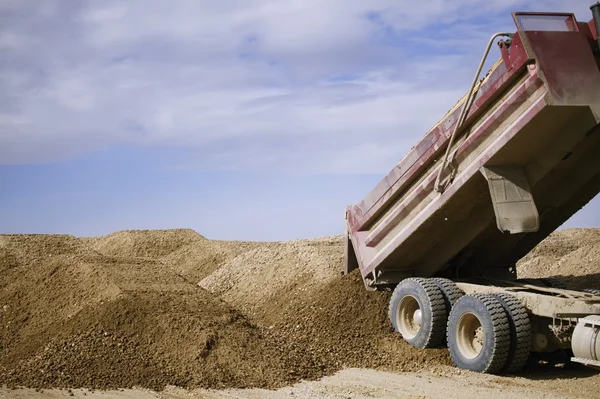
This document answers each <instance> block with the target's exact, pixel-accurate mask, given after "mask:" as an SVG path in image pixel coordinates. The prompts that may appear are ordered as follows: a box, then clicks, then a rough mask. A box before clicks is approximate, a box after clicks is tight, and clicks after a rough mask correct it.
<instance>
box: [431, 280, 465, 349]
mask: <svg viewBox="0 0 600 399" xmlns="http://www.w3.org/2000/svg"><path fill="white" fill-rule="evenodd" d="M431 281H433V283H434V284H435V285H437V287H438V288H439V289H440V290H442V295H443V296H444V303H445V304H446V313H448V314H450V311H451V310H452V306H454V304H455V303H456V301H458V300H459V299H460V298H461V297H462V296H463V295H465V293H464V292H463V290H461V289H460V288H458V286H457V285H456V283H455V282H454V281H452V280H449V279H447V278H441V277H436V278H432V279H431ZM446 323H447V320H446ZM442 344H446V335H445V334H444V339H443V341H442Z"/></svg>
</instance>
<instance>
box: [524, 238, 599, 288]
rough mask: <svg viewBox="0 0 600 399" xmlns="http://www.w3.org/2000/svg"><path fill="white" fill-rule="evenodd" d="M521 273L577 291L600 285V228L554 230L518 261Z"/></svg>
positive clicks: (526, 276)
mask: <svg viewBox="0 0 600 399" xmlns="http://www.w3.org/2000/svg"><path fill="white" fill-rule="evenodd" d="M517 272H518V275H519V277H520V278H550V279H551V281H552V282H554V283H555V284H557V285H559V286H563V287H565V288H570V289H575V290H583V289H585V288H596V289H598V288H600V229H565V230H560V231H557V232H555V233H553V234H552V235H550V236H549V237H548V238H547V239H545V240H544V241H542V242H541V243H540V244H539V245H538V246H537V247H536V248H534V249H533V250H532V251H531V252H530V253H529V254H528V255H527V256H525V257H524V258H523V259H521V260H520V261H519V262H518V263H517Z"/></svg>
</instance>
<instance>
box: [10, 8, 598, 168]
mask: <svg viewBox="0 0 600 399" xmlns="http://www.w3.org/2000/svg"><path fill="white" fill-rule="evenodd" d="M34 3H35V4H34ZM531 3H536V4H538V5H540V7H541V8H548V7H550V5H548V2H541V1H538V2H525V1H514V0H513V1H489V2H481V1H476V0H458V1H456V0H453V1H441V0H436V1H430V2H428V4H427V5H426V6H424V5H422V4H415V3H414V2H398V1H392V0H375V1H370V2H365V1H358V0H354V1H344V0H329V1H324V0H314V1H308V0H295V1H285V2H281V1H280V2H277V1H266V0H261V1H252V2H250V1H241V0H240V1H233V0H230V1H219V2H216V1H195V0H189V1H184V0H180V1H172V2H165V1H148V0H132V1H127V2H125V1H102V2H92V1H85V2H81V3H75V2H58V1H57V2H53V1H44V2H42V3H39V2H22V1H18V0H15V1H12V2H11V1H4V2H2V3H0V18H1V20H0V21H1V23H0V26H1V27H0V49H1V50H2V52H3V57H2V59H1V60H0V163H4V164H6V163H32V162H50V161H56V160H61V159H64V158H66V157H71V156H75V155H80V154H84V153H85V152H87V151H92V150H94V149H99V148H105V147H110V146H119V145H156V146H181V147H182V148H185V149H186V150H187V151H188V152H189V157H190V158H189V159H185V158H184V159H182V161H181V164H178V165H172V166H173V167H203V168H210V169H215V168H217V169H219V168H223V169H259V170H260V169H270V168H277V169H278V170H282V171H290V170H296V169H297V166H298V165H300V164H301V165H303V168H302V170H304V171H306V172H309V173H322V172H340V173H344V172H356V171H365V172H366V171H368V172H383V171H385V170H386V169H388V168H389V167H390V166H391V165H393V164H394V163H395V162H397V161H398V160H399V159H400V158H401V157H402V155H403V154H404V152H406V151H407V150H408V149H409V148H410V146H411V145H413V144H414V143H415V142H416V141H417V140H418V138H419V137H420V136H421V135H422V134H423V133H424V132H425V131H426V130H427V129H428V128H429V127H430V126H431V125H432V124H433V123H435V122H436V121H437V119H439V117H441V116H442V115H443V114H444V112H445V111H446V109H447V108H449V107H450V106H452V105H453V104H454V102H455V101H456V100H457V99H458V98H459V97H460V96H461V94H462V92H463V91H464V90H465V87H464V86H465V85H466V84H467V82H468V81H470V78H471V76H470V74H471V73H472V72H473V70H474V68H475V66H476V62H477V59H478V57H479V53H480V51H481V50H482V46H483V44H484V43H485V42H486V41H487V35H488V34H489V33H492V32H491V31H492V30H494V31H495V30H497V29H496V27H495V26H494V27H490V26H488V24H489V21H491V20H493V21H494V24H496V23H497V24H504V26H503V27H505V26H508V27H509V28H510V27H511V20H510V14H509V13H508V11H509V10H511V9H518V8H535V4H531ZM550 3H552V5H556V7H558V8H559V9H567V10H568V9H569V8H570V7H572V6H573V5H572V3H571V2H567V1H562V2H561V1H554V2H550ZM587 6H588V5H587V3H586V5H585V7H584V3H583V2H582V3H579V2H577V4H576V5H574V6H573V7H575V9H576V11H577V12H578V13H583V12H584V11H585V10H586V9H587ZM583 15H584V17H587V14H583ZM498 21H501V22H498ZM440 22H443V23H445V24H446V25H444V26H442V27H440V26H439V23H440ZM429 52H430V53H429ZM197 158H199V159H200V161H197V160H196V159H197Z"/></svg>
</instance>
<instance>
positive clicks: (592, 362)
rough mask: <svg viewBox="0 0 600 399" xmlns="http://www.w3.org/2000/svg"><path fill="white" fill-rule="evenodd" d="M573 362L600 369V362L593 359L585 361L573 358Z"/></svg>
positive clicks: (580, 358)
mask: <svg viewBox="0 0 600 399" xmlns="http://www.w3.org/2000/svg"><path fill="white" fill-rule="evenodd" d="M571 361H572V362H575V363H581V364H583V365H585V366H592V367H600V362H599V361H597V360H592V359H584V358H583V357H572V358H571Z"/></svg>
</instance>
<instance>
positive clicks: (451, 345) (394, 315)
mask: <svg viewBox="0 0 600 399" xmlns="http://www.w3.org/2000/svg"><path fill="white" fill-rule="evenodd" d="M389 317H390V321H391V322H392V325H393V326H394V329H395V330H396V331H398V332H399V333H400V334H401V335H402V337H403V338H404V339H405V340H406V341H407V342H408V343H409V344H411V345H412V346H415V347H417V348H433V347H440V346H442V345H444V344H446V343H447V345H448V349H449V351H450V356H451V358H452V360H453V362H454V364H455V365H456V366H457V367H459V368H464V369H467V370H471V371H475V372H481V373H500V372H503V373H514V372H517V371H519V370H520V369H521V368H522V367H523V365H524V364H525V363H526V361H527V359H528V357H529V352H530V348H531V323H530V321H529V316H528V313H527V310H526V309H525V307H524V306H523V305H522V304H521V302H520V301H519V300H518V299H517V298H516V297H514V296H512V295H509V294H506V293H500V294H474V295H464V294H463V292H462V291H461V290H460V289H459V288H458V287H457V286H456V284H455V283H454V282H452V281H451V280H447V279H437V278H435V279H426V278H409V279H406V280H403V281H402V282H401V283H400V284H399V285H398V286H397V287H396V289H395V290H394V293H393V295H392V298H391V299H390V307H389Z"/></svg>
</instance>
